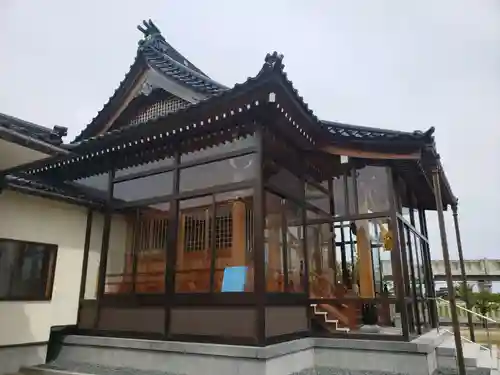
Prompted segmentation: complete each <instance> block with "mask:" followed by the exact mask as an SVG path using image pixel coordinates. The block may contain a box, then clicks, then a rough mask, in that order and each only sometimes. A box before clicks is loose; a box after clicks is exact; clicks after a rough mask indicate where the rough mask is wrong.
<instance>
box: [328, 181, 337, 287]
mask: <svg viewBox="0 0 500 375" xmlns="http://www.w3.org/2000/svg"><path fill="white" fill-rule="evenodd" d="M328 192H329V194H328V197H329V203H330V216H331V217H335V198H334V195H333V194H334V192H333V180H332V179H331V178H330V179H329V180H328ZM330 235H331V241H330V242H331V243H330V253H329V254H328V255H329V257H330V261H329V262H328V263H329V266H330V268H331V269H332V270H333V283H334V284H335V285H337V282H338V275H337V244H336V241H335V226H334V224H333V223H330Z"/></svg>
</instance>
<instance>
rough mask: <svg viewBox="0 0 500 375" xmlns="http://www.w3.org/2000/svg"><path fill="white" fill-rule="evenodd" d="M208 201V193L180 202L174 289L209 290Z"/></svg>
mask: <svg viewBox="0 0 500 375" xmlns="http://www.w3.org/2000/svg"><path fill="white" fill-rule="evenodd" d="M212 202H213V197H212V196H207V197H202V198H197V199H193V200H184V201H181V202H180V212H179V235H178V241H177V265H176V268H175V272H176V278H175V291H176V293H208V292H210V264H211V258H212V250H211V244H210V232H211V225H212V223H213V217H214V213H213V208H212Z"/></svg>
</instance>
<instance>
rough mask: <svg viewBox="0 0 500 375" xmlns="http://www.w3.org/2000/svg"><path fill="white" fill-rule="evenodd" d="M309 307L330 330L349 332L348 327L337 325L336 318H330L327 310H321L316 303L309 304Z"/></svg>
mask: <svg viewBox="0 0 500 375" xmlns="http://www.w3.org/2000/svg"><path fill="white" fill-rule="evenodd" d="M311 308H312V309H313V312H314V315H315V316H316V317H317V318H318V319H320V320H321V321H322V322H323V323H324V325H325V326H326V327H327V328H328V329H329V330H330V331H338V332H349V328H347V327H339V321H338V319H330V318H329V316H328V312H326V311H323V310H321V309H320V308H319V306H318V305H317V304H316V303H313V304H311Z"/></svg>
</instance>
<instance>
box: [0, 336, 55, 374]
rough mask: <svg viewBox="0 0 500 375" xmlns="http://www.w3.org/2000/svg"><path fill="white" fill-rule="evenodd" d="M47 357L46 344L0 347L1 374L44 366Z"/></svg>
mask: <svg viewBox="0 0 500 375" xmlns="http://www.w3.org/2000/svg"><path fill="white" fill-rule="evenodd" d="M46 355H47V344H46V343H33V344H25V345H16V346H8V347H0V374H1V375H3V374H9V373H15V372H17V371H18V370H19V369H20V368H21V367H23V366H35V365H40V364H43V363H45V358H46Z"/></svg>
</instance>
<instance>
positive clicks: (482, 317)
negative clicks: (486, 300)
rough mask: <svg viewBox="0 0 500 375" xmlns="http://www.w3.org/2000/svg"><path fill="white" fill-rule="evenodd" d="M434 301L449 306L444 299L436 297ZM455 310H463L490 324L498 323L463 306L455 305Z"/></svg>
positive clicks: (448, 302)
mask: <svg viewBox="0 0 500 375" xmlns="http://www.w3.org/2000/svg"><path fill="white" fill-rule="evenodd" d="M435 300H436V301H440V302H445V303H447V304H448V305H449V304H450V301H448V300H447V299H444V298H441V297H436V298H435ZM457 309H460V310H463V311H467V312H468V313H471V314H472V315H475V316H477V317H479V318H481V319H484V320H487V321H489V322H490V323H498V322H497V321H496V320H495V319H491V318H490V317H488V316H486V315H481V314H479V313H477V312H475V311H472V310H469V309H467V308H465V307H463V306H460V305H457Z"/></svg>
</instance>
